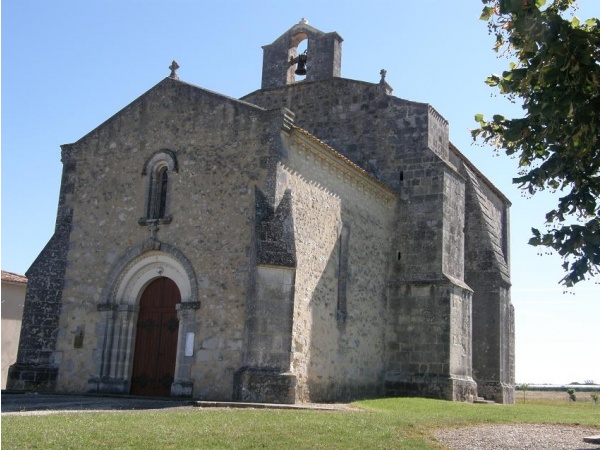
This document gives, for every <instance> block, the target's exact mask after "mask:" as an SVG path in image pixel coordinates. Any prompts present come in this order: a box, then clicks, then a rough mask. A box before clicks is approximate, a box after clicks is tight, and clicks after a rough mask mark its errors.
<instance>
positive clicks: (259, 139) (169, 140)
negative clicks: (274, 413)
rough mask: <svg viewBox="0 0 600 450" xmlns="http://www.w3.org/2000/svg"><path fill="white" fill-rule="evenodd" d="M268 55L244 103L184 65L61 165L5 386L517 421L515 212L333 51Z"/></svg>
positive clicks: (293, 43) (294, 44)
mask: <svg viewBox="0 0 600 450" xmlns="http://www.w3.org/2000/svg"><path fill="white" fill-rule="evenodd" d="M300 44H302V45H303V46H304V45H305V46H306V51H305V52H301V51H299V50H298V48H299V45H300ZM263 50H264V60H263V72H262V86H261V89H259V90H257V91H255V92H252V93H250V94H248V95H246V96H245V97H242V98H241V99H239V100H238V99H234V98H231V97H227V96H224V95H221V94H218V93H215V92H212V91H209V90H206V89H203V88H200V87H198V86H195V85H193V84H190V83H187V82H184V81H182V80H180V79H179V78H178V75H177V69H178V66H177V63H175V62H173V65H172V66H171V67H170V69H171V74H170V76H168V77H167V78H165V79H163V80H162V81H160V82H159V83H158V84H157V85H156V86H154V87H152V88H151V89H150V90H148V91H147V92H146V93H144V94H143V95H142V96H141V97H139V98H138V99H136V100H134V101H133V102H132V103H130V104H129V105H128V106H126V107H125V108H124V109H122V110H121V111H119V112H117V113H116V114H115V115H114V116H112V117H111V118H109V119H108V120H107V121H105V122H104V123H102V124H101V125H99V126H98V127H97V128H96V129H94V130H93V131H91V132H89V133H88V134H87V135H85V136H83V137H82V138H81V139H79V140H78V141H77V142H75V143H72V144H67V145H63V146H62V147H61V150H62V152H61V156H62V163H63V172H62V181H61V188H60V196H59V201H58V212H57V218H56V227H55V231H54V234H53V236H52V237H51V239H50V240H49V242H48V243H47V245H46V246H45V248H44V249H43V250H42V251H41V253H40V255H39V256H38V258H37V259H36V260H35V262H34V263H33V264H32V266H31V268H30V269H29V271H28V272H27V277H28V279H29V286H28V290H27V295H26V302H25V308H24V316H23V325H22V330H21V338H20V347H19V352H18V357H17V361H16V363H15V364H14V365H12V366H11V368H10V372H9V388H12V389H25V390H38V391H46V392H70V393H111V394H134V395H147V396H178V397H189V398H195V399H206V400H226V401H229V400H234V401H236V400H237V401H254V402H276V403H302V402H333V401H346V400H349V399H357V398H365V397H381V396H421V397H430V398H440V399H447V400H456V401H473V400H474V399H477V397H483V398H485V399H489V400H494V401H496V402H503V403H512V402H513V401H514V311H513V307H512V305H511V301H510V272H509V262H510V261H509V207H510V202H509V201H508V199H507V198H506V197H505V196H504V195H503V194H502V193H501V192H500V191H499V190H498V189H497V188H495V187H494V186H493V185H492V183H490V181H489V180H488V179H487V178H486V177H485V176H484V175H483V174H482V173H481V172H480V171H479V170H477V168H476V167H474V166H473V164H472V163H471V162H469V160H468V159H467V158H466V157H465V156H464V155H463V154H462V153H461V152H460V151H459V150H458V149H457V148H456V147H455V146H454V145H452V143H451V142H450V141H449V138H448V122H447V121H446V120H445V119H444V118H443V117H442V116H441V115H440V114H439V113H438V112H437V111H436V110H435V109H434V108H433V107H432V106H431V105H429V104H426V103H418V102H414V101H409V100H404V99H401V98H397V97H394V96H393V95H392V87H391V86H390V85H389V84H388V83H387V82H386V80H385V71H384V70H382V71H381V80H380V81H379V82H376V83H370V82H364V81H356V80H351V79H346V78H342V76H341V58H342V53H341V50H342V38H341V36H340V35H339V34H337V33H336V32H330V33H325V32H322V31H319V30H317V29H315V28H313V27H312V26H310V25H309V24H308V23H307V22H306V21H305V20H302V21H301V22H300V23H298V24H296V25H294V26H293V27H292V28H290V29H289V30H288V31H287V32H285V33H284V34H283V35H281V36H280V37H279V38H278V39H276V40H275V41H274V42H273V43H272V44H270V45H266V46H264V47H263Z"/></svg>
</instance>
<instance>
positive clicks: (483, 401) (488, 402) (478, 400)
mask: <svg viewBox="0 0 600 450" xmlns="http://www.w3.org/2000/svg"><path fill="white" fill-rule="evenodd" d="M473 403H478V404H482V405H494V404H495V403H496V402H495V401H493V400H486V399H485V398H483V397H477V398H476V399H475V400H473Z"/></svg>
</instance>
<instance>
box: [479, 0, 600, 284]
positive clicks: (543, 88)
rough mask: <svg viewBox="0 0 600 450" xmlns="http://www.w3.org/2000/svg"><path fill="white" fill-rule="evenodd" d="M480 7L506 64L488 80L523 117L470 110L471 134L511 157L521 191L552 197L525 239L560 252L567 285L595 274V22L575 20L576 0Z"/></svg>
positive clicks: (598, 46)
mask: <svg viewBox="0 0 600 450" xmlns="http://www.w3.org/2000/svg"><path fill="white" fill-rule="evenodd" d="M591 1H595V0H591ZM482 2H483V4H484V8H483V12H482V15H481V19H482V20H486V21H487V22H488V28H489V30H490V32H491V33H492V34H494V35H495V37H496V43H495V47H494V50H495V51H496V52H498V53H500V54H506V55H507V56H508V57H509V59H510V60H511V62H510V65H509V69H508V70H506V71H505V72H503V73H502V75H492V76H490V77H488V79H487V80H486V83H487V84H488V85H490V86H492V87H494V88H497V89H498V90H499V91H500V93H502V94H504V95H507V96H508V97H509V98H511V100H513V101H515V102H521V101H522V105H523V110H524V115H523V117H522V118H514V119H508V118H505V117H503V116H501V115H495V116H493V118H492V119H491V120H486V119H485V118H484V117H483V115H481V114H477V115H476V116H475V120H476V121H477V122H478V123H479V128H478V129H476V130H473V132H472V134H473V138H474V139H479V140H480V141H482V142H484V143H487V144H493V145H494V146H496V147H497V148H501V149H503V150H504V151H505V152H506V154H507V155H512V156H514V157H516V158H518V161H519V167H520V169H519V173H518V176H517V177H516V178H513V183H516V184H518V185H519V186H520V188H522V189H524V190H525V191H526V192H528V193H529V194H531V195H533V194H535V193H536V192H538V191H543V190H551V191H557V192H559V194H560V195H559V197H558V204H557V205H556V207H555V208H554V209H552V210H551V211H549V212H548V213H547V214H546V217H545V222H546V223H545V225H546V229H545V230H544V231H540V230H538V229H535V228H532V233H533V237H532V238H531V239H530V241H529V243H530V244H532V245H534V246H545V247H549V248H551V249H553V250H555V251H556V252H558V253H559V254H560V255H561V256H562V258H563V268H564V269H565V271H566V275H565V277H564V278H563V279H562V280H561V282H562V283H563V284H564V285H566V286H572V285H574V284H575V283H577V282H579V281H582V280H584V279H586V278H588V277H589V276H593V275H597V274H598V273H599V272H600V269H599V267H600V218H599V212H600V211H599V208H600V201H599V194H600V172H599V169H600V139H599V134H600V21H599V20H598V19H595V18H594V19H589V20H586V21H583V22H582V21H580V20H579V19H577V18H576V17H575V15H574V14H573V13H574V12H575V10H576V4H575V1H574V0H553V1H551V2H548V4H546V3H547V2H546V0H537V1H536V0H482Z"/></svg>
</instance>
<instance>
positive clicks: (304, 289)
mask: <svg viewBox="0 0 600 450" xmlns="http://www.w3.org/2000/svg"><path fill="white" fill-rule="evenodd" d="M290 140H291V144H290V145H289V150H288V154H287V155H286V157H285V158H284V159H283V160H282V163H281V165H280V166H279V169H278V176H277V191H276V192H277V194H276V197H278V198H281V197H282V196H283V195H284V193H285V192H286V190H289V191H291V197H292V208H293V217H294V233H295V236H296V254H297V258H298V260H297V268H296V278H295V305H294V317H293V341H292V363H291V371H292V373H293V374H295V375H296V376H297V379H298V383H297V386H298V387H297V394H296V395H297V401H300V402H306V401H334V400H337V401H340V400H344V399H350V398H357V397H368V396H375V395H380V394H381V393H382V386H383V373H384V368H385V363H384V351H385V348H384V337H385V327H384V326H383V323H384V317H385V306H386V305H385V285H386V269H387V266H388V264H389V260H390V258H391V257H392V255H391V254H390V246H389V244H390V234H389V222H390V219H391V217H392V215H393V213H394V207H395V202H394V194H393V193H392V192H390V191H387V192H383V193H380V194H378V195H380V197H377V196H372V195H369V194H368V193H367V192H366V190H367V189H365V186H361V178H366V176H365V175H361V174H357V173H354V174H353V175H352V176H349V173H344V172H343V171H342V170H340V167H343V166H344V163H339V162H332V161H331V160H328V159H327V158H320V157H319V156H317V155H316V154H315V153H313V152H312V151H311V150H310V149H309V147H310V145H305V144H303V143H302V141H301V140H294V139H293V137H292V138H291V139H290ZM286 147H287V146H286ZM349 172H352V171H349ZM380 189H382V190H383V191H385V188H383V187H380ZM344 228H345V233H347V238H346V239H343V238H342V234H343V233H342V230H343V229H344ZM345 246H347V248H346V249H343V248H342V247H345ZM340 258H348V261H347V264H342V261H341V260H340ZM344 269H345V270H346V271H347V273H341V271H342V270H344ZM341 279H344V282H343V283H342V282H341V281H340V280H341ZM340 289H344V290H345V292H344V293H341V292H340Z"/></svg>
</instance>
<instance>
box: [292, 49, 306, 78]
mask: <svg viewBox="0 0 600 450" xmlns="http://www.w3.org/2000/svg"><path fill="white" fill-rule="evenodd" d="M297 59H298V66H297V67H296V70H295V71H294V73H295V74H296V75H306V53H302V54H301V55H298V58H297Z"/></svg>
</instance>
